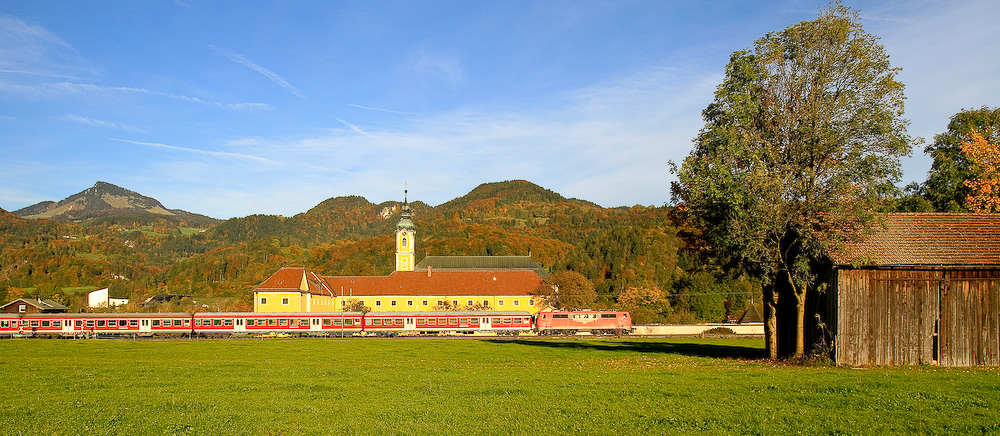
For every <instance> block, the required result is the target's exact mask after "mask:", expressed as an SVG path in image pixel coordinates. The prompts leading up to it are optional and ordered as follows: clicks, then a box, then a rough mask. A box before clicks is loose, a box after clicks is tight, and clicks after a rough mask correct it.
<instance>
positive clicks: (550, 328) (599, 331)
mask: <svg viewBox="0 0 1000 436" xmlns="http://www.w3.org/2000/svg"><path fill="white" fill-rule="evenodd" d="M535 317H536V320H535V331H536V332H537V333H538V334H539V335H574V334H576V333H578V332H588V333H590V334H594V335H618V336H622V335H627V334H630V333H632V317H631V316H630V315H629V313H628V312H620V311H598V310H575V311H572V312H562V311H553V312H539V313H538V314H537V315H535Z"/></svg>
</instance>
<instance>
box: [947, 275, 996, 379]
mask: <svg viewBox="0 0 1000 436" xmlns="http://www.w3.org/2000/svg"><path fill="white" fill-rule="evenodd" d="M940 337H941V345H940V347H941V348H940V364H941V365H943V366H973V365H1000V271H995V270H994V271H949V272H948V273H947V279H946V280H945V281H944V283H943V285H942V291H941V326H940Z"/></svg>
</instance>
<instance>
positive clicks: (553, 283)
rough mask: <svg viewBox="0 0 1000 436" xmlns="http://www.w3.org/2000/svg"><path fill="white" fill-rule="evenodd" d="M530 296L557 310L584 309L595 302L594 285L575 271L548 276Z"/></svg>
mask: <svg viewBox="0 0 1000 436" xmlns="http://www.w3.org/2000/svg"><path fill="white" fill-rule="evenodd" d="M532 294H533V295H534V296H535V297H537V298H540V299H542V300H543V301H544V302H545V303H546V304H547V305H549V306H552V307H554V308H557V309H563V308H566V309H573V308H584V307H589V306H591V305H592V304H594V302H596V301H597V291H595V290H594V284H593V283H591V282H590V280H587V277H585V276H584V275H583V274H580V273H578V272H576V271H558V272H554V273H552V274H549V276H548V277H547V278H546V279H545V281H544V282H542V283H541V284H539V285H538V288H536V289H535V290H534V291H533V292H532Z"/></svg>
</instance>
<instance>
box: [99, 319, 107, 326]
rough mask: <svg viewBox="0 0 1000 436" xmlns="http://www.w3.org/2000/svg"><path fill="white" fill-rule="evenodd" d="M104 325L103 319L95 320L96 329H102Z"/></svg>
mask: <svg viewBox="0 0 1000 436" xmlns="http://www.w3.org/2000/svg"><path fill="white" fill-rule="evenodd" d="M104 324H106V321H104V320H103V319H99V320H97V326H98V327H104Z"/></svg>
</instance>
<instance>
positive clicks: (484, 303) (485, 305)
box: [483, 300, 490, 308]
mask: <svg viewBox="0 0 1000 436" xmlns="http://www.w3.org/2000/svg"><path fill="white" fill-rule="evenodd" d="M483 307H486V308H489V307H490V300H483Z"/></svg>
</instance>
